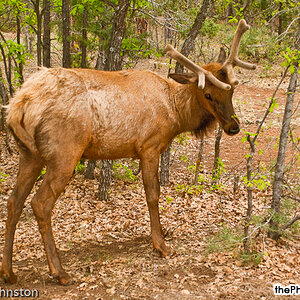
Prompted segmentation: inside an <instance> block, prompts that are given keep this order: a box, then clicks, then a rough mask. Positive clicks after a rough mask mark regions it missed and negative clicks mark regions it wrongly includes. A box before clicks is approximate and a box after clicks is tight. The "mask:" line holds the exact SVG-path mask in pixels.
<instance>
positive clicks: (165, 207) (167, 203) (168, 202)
mask: <svg viewBox="0 0 300 300" xmlns="http://www.w3.org/2000/svg"><path fill="white" fill-rule="evenodd" d="M164 200H165V202H166V206H161V209H162V210H166V209H167V206H168V205H171V204H172V202H173V201H174V199H173V198H172V197H166V198H165V199H164Z"/></svg>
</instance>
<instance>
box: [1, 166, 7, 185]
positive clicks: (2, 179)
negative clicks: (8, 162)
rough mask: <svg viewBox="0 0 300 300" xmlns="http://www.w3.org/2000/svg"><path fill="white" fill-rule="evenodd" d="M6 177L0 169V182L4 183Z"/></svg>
mask: <svg viewBox="0 0 300 300" xmlns="http://www.w3.org/2000/svg"><path fill="white" fill-rule="evenodd" d="M6 177H8V175H7V174H5V173H3V172H2V171H1V169H0V182H4V180H5V179H6Z"/></svg>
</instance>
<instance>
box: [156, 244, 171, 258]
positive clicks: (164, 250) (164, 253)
mask: <svg viewBox="0 0 300 300" xmlns="http://www.w3.org/2000/svg"><path fill="white" fill-rule="evenodd" d="M154 250H156V251H158V252H159V254H160V256H161V257H164V258H169V257H170V256H171V250H170V248H169V247H168V246H166V245H165V244H160V245H158V246H156V247H155V246H154Z"/></svg>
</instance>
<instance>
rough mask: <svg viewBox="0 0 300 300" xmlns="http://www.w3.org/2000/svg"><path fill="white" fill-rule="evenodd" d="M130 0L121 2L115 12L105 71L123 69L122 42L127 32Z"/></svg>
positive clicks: (121, 0)
mask: <svg viewBox="0 0 300 300" xmlns="http://www.w3.org/2000/svg"><path fill="white" fill-rule="evenodd" d="M129 5H130V0H120V1H119V5H118V7H117V9H116V11H115V15H114V20H113V26H112V32H111V37H110V42H109V47H108V50H107V52H106V61H105V65H104V70H105V71H118V70H121V69H122V56H121V50H122V41H123V38H124V34H125V31H126V16H127V12H128V9H129Z"/></svg>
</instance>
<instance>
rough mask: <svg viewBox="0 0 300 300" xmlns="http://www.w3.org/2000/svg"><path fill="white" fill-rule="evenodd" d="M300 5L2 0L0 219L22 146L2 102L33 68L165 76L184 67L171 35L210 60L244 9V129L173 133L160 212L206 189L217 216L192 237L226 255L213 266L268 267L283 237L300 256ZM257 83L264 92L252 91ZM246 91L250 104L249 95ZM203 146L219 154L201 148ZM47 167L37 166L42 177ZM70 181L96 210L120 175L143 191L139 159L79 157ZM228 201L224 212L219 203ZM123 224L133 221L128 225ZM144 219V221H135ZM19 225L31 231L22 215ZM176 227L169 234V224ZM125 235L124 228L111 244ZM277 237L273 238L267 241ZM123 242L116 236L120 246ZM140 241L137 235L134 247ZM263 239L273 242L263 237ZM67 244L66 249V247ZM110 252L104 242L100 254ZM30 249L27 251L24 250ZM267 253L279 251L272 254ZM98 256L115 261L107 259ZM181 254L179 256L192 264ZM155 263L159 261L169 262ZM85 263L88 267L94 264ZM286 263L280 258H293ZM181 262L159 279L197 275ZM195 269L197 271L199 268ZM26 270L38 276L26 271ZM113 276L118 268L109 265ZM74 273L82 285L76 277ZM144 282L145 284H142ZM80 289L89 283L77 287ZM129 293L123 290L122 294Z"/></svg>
mask: <svg viewBox="0 0 300 300" xmlns="http://www.w3.org/2000/svg"><path fill="white" fill-rule="evenodd" d="M299 7H300V6H299V3H298V1H288V0H276V1H268V0H255V1H249V0H243V1H237V0H236V1H234V0H222V1H213V0H203V1H197V0H194V1H188V0H182V1H160V0H157V1H128V0H119V1H110V0H104V1H95V0H84V1H81V0H74V1H69V0H67V1H60V0H55V1H52V0H44V1H40V0H36V1H34V0H31V1H18V0H2V1H1V3H0V53H1V55H0V97H1V99H0V101H1V104H2V106H1V116H0V130H1V144H0V146H1V147H0V153H1V164H0V184H1V188H0V193H1V195H3V197H2V196H1V199H0V202H1V206H3V212H1V219H3V224H4V220H5V208H4V207H5V201H4V200H5V199H7V195H9V193H10V190H11V189H12V187H13V182H14V180H13V178H14V176H15V174H16V172H17V149H16V146H15V144H14V141H13V139H12V138H11V136H10V134H9V132H8V129H7V127H6V122H5V105H7V104H8V103H9V99H10V97H12V96H13V94H14V93H15V91H16V90H17V89H18V88H19V87H20V85H21V84H22V83H23V82H24V80H25V79H26V78H27V77H28V76H29V75H30V74H32V73H33V72H35V71H36V70H37V69H38V67H41V66H44V67H59V66H61V67H66V68H95V69H98V70H109V71H114V70H121V69H127V68H137V69H151V70H153V71H154V72H157V73H159V74H160V75H162V76H164V77H166V76H167V74H168V73H169V72H171V71H173V70H174V69H175V70H176V72H182V71H183V69H182V68H181V67H180V66H179V65H175V62H173V61H171V60H170V59H168V58H166V57H165V53H164V48H165V46H166V45H167V44H169V43H170V44H172V45H173V46H174V47H176V48H177V49H178V50H179V51H181V53H183V54H184V55H185V56H188V57H189V58H190V59H192V60H193V61H194V62H196V63H198V64H205V63H209V62H211V61H214V60H216V59H217V57H218V53H219V49H220V47H223V48H225V50H226V51H227V53H228V52H229V49H230V45H231V41H232V38H233V35H234V31H235V28H236V24H237V22H238V20H240V19H242V18H244V19H245V20H246V21H247V23H248V24H250V25H251V30H250V31H249V32H247V33H246V34H245V36H244V37H243V40H242V43H241V47H240V56H241V57H244V58H246V59H247V60H248V61H251V62H253V63H256V64H257V65H258V68H257V71H255V75H253V74H250V73H247V71H241V70H240V71H239V73H238V76H240V77H241V78H242V84H241V88H240V90H238V92H237V96H236V101H237V103H238V104H236V105H237V106H238V107H239V110H240V111H243V112H244V115H243V117H242V129H243V130H242V133H241V134H240V136H239V137H238V138H237V139H235V140H233V141H231V140H230V142H228V144H225V145H224V144H222V143H223V139H222V142H221V138H222V134H221V129H220V128H217V129H216V132H215V135H214V134H211V136H212V135H213V137H203V138H201V140H200V141H198V140H196V139H195V138H194V137H192V136H191V135H190V134H188V133H187V134H183V135H180V136H179V137H177V138H176V139H175V140H174V142H173V144H172V146H171V147H170V149H169V151H168V152H167V153H166V154H165V155H162V159H161V184H162V185H163V186H164V187H163V191H162V193H163V195H162V200H161V201H162V205H161V209H162V213H163V214H165V215H166V218H170V223H168V226H169V227H170V228H171V227H176V228H178V226H179V225H178V224H177V225H176V219H177V221H178V216H177V217H175V215H173V214H174V213H175V212H174V211H175V208H177V209H178V207H180V205H182V206H184V207H189V208H190V209H191V208H193V205H194V206H195V209H200V207H201V205H202V204H200V202H199V201H200V199H208V198H209V199H210V197H211V199H210V200H209V201H212V202H213V203H215V205H216V207H217V209H221V211H222V218H221V220H220V219H218V218H215V219H214V220H215V224H214V225H215V226H216V228H214V230H212V234H211V235H209V236H208V237H206V238H204V237H203V236H199V239H200V240H205V243H204V244H205V246H203V247H205V249H206V251H207V253H210V254H208V255H211V253H214V254H213V256H212V257H214V259H216V258H217V264H218V260H221V261H222V262H223V263H220V262H219V265H225V264H226V263H225V261H226V262H227V260H226V259H227V258H228V253H230V254H229V257H230V255H231V256H233V257H234V258H235V260H237V261H238V263H237V264H235V266H236V267H239V266H247V267H249V266H250V268H252V267H254V268H255V267H257V266H258V265H263V266H264V264H268V263H270V256H271V254H270V253H271V250H270V249H274V251H275V252H276V251H279V252H280V249H279V248H280V246H278V245H281V244H280V243H283V244H284V245H290V244H289V243H291V245H290V246H289V247H290V248H291V249H293V250H294V252H295V253H294V255H295V257H296V258H295V259H296V260H295V261H294V263H296V265H297V261H299V246H298V247H297V246H296V245H297V241H299V224H298V223H299V222H298V221H299V219H300V213H299V202H300V183H299V173H300V172H299V169H300V153H299V148H300V145H299V144H300V137H299V134H300V131H299V108H298V107H299V103H300V102H299V101H300V99H299V93H297V89H298V90H299V80H298V76H299V75H298V73H299V62H300V54H299V53H300V52H299V50H300V46H299V45H300V17H299V14H300V8H299ZM258 91H261V93H260V94H259V95H258V97H257V93H258ZM246 95H247V96H249V99H251V100H252V101H251V102H250V101H249V103H246V99H245V98H246ZM256 98H257V99H256ZM258 100H259V101H258ZM244 106H253V108H254V109H253V110H252V111H247V110H243V107H244ZM224 139H226V138H224ZM224 143H225V142H224ZM232 149H240V151H237V156H238V157H236V156H235V157H232V158H230V154H228V151H229V152H230V151H232ZM226 151H227V152H226ZM205 153H214V155H210V157H208V155H207V156H206V157H205ZM228 157H229V158H228ZM266 157H268V158H266ZM227 158H228V160H227ZM228 161H229V162H228ZM44 172H46V170H44V171H43V173H44ZM42 176H43V174H41V178H42ZM72 180H73V181H72V183H71V184H70V186H69V188H68V189H67V192H65V195H64V196H63V197H65V198H68V199H69V198H71V197H74V193H75V192H74V189H75V190H76V191H77V192H78V188H77V187H78V186H80V188H79V190H80V191H79V192H78V193H83V195H86V194H88V195H89V194H91V197H92V198H93V199H94V200H91V199H90V198H89V197H87V200H86V201H87V202H89V204H87V206H88V207H89V209H90V208H91V207H90V206H92V207H94V206H95V207H97V208H100V210H101V209H104V206H105V207H106V206H107V205H108V206H109V205H113V206H117V207H118V205H117V204H116V203H118V199H119V198H118V197H119V196H120V194H118V193H120V191H118V192H114V189H116V186H120V184H121V186H122V184H124V185H125V186H126V189H127V193H128V194H129V195H130V196H131V197H132V196H133V195H134V194H135V193H136V195H135V196H134V197H133V198H136V197H138V196H140V197H143V192H141V190H140V187H139V186H141V178H140V174H139V165H138V162H136V161H132V160H120V161H114V162H111V161H102V162H95V161H89V162H84V161H81V162H80V163H79V164H78V166H77V167H76V170H75V174H74V178H73V179H72ZM120 182H121V183H120ZM85 185H87V187H86V189H85V188H84V186H85ZM95 186H97V188H95ZM74 187H75V188H74ZM72 188H73V190H72ZM71 191H72V192H71ZM77 192H76V193H77ZM81 195H82V194H81ZM126 195H127V194H126ZM126 195H125V198H126V197H127V196H126ZM123 196H124V195H123ZM76 197H77V196H76V195H75V198H76ZM65 198H63V199H62V201H65V200H64V199H65ZM96 198H97V199H98V200H96ZM121 198H122V197H121ZM121 198H120V201H121ZM123 198H124V197H123ZM191 199H192V200H191ZM224 199H227V200H228V199H230V200H232V199H235V200H234V201H236V200H237V199H239V200H240V201H241V202H242V203H243V204H242V207H241V208H240V209H237V208H236V207H239V204H238V203H231V204H228V203H226V204H224V203H223V200H224ZM103 200H105V202H103ZM99 201H102V202H99ZM225 202H226V201H225ZM91 203H92V204H91ZM99 203H101V204H99ZM180 203H181V204H180ZM126 205H127V206H124V208H125V209H128V206H129V207H130V209H134V206H131V205H133V204H131V203H130V202H129V203H127V204H126ZM209 207H210V208H211V207H212V206H209ZM209 207H206V208H205V209H204V210H207V209H208V208H209ZM106 210H107V207H106V208H105V211H106ZM227 210H228V215H227V213H226V212H225V213H224V211H227ZM229 212H230V213H231V214H232V215H230V214H229ZM119 213H120V211H119ZM92 215H93V214H92ZM229 215H230V216H229ZM2 216H3V217H2ZM193 216H194V215H193V214H192V215H190V217H189V218H191V219H193ZM225 216H227V218H225ZM233 216H234V217H233ZM143 217H144V215H143ZM198 217H199V216H198ZM232 218H233V219H232ZM116 219H119V216H118V217H117V218H116ZM179 219H180V218H179ZM171 220H172V222H171ZM216 220H218V221H216ZM113 222H115V221H113ZM123 222H124V220H123ZM195 222H196V221H195ZM130 224H131V223H130V222H129V223H128V224H127V225H128V226H130ZM27 225H28V224H27ZM127 225H126V226H125V228H127V227H128V226H127ZM194 225H195V224H194ZM198 225H199V224H198ZM115 226H117V225H115ZM136 226H139V225H136ZM140 226H141V228H143V225H142V224H140ZM181 226H183V225H182V223H181ZM21 228H23V229H24V232H26V230H27V229H28V228H27V227H26V222H25V224H24V225H21ZM122 228H124V227H122ZM195 228H197V224H196V226H195ZM236 229H238V230H236ZM101 230H102V231H103V228H102V229H101ZM173 230H174V228H173ZM193 230H195V229H193ZM193 230H192V231H193ZM142 231H143V230H142ZM22 232H23V231H22ZM133 232H135V230H133ZM180 232H181V233H180V234H179V235H180V238H181V239H182V242H183V241H184V239H185V238H184V237H183V233H184V232H185V233H186V234H187V236H189V231H185V229H184V228H182V229H181V231H180ZM135 233H136V232H135ZM142 236H143V235H142ZM171 236H172V237H173V238H174V237H176V230H175V231H174V232H172V234H171ZM196 236H197V234H196V235H195V233H194V237H193V235H190V239H193V238H194V239H195V238H196ZM177 238H178V237H177ZM121 240H122V238H119V240H118V242H120V241H121ZM125 240H126V239H125ZM273 241H276V243H275V244H272V243H273ZM126 242H128V241H127V240H126ZM126 242H125V246H123V247H125V248H126V247H127V246H126V245H127V244H126ZM141 243H142V242H141V241H138V242H136V244H137V245H139V246H141ZM268 243H271V244H270V245H271V246H269V247H268V246H267V244H268ZM278 243H279V244H278ZM134 244H135V243H133V245H134ZM17 247H18V246H17ZM77 247H80V246H78V245H77ZM128 247H129V246H128ZM197 247H198V248H199V247H200V246H199V245H198V246H197V245H193V247H191V249H193V250H194V251H196V252H197V251H200V250H199V249H197V250H196V249H195V248H197ZM273 247H274V248H273ZM278 247H279V248H278ZM293 247H294V248H293ZM64 248H65V249H69V247H68V246H65V247H64ZM129 248H130V247H129ZM179 249H180V247H179ZM106 250H107V249H106ZM106 250H103V251H104V252H103V253H105V255H106V252H107V251H106ZM202 250H203V249H202ZM224 250H225V253H226V254H224V255H225V257H226V259H224V257H223V256H221V258H220V257H219V256H218V255H219V254H215V253H223V251H224ZM66 251H69V250H66ZM177 252H178V251H177ZM20 253H22V252H20ZM179 253H180V251H179ZM232 253H233V254H232ZM26 255H28V254H26ZM26 255H25V254H23V259H25V257H26ZM74 256H75V254H74ZM274 256H275V257H279V256H280V255H279V253H278V252H276V254H275V255H274ZM101 259H102V261H106V260H108V261H109V260H110V259H106V258H105V259H104V258H103V257H102V258H101ZM177 263H178V262H177ZM180 263H181V264H182V266H184V264H185V263H187V262H186V261H180ZM180 263H179V265H180ZM159 264H160V267H163V265H164V264H163V263H159ZM174 264H175V263H174ZM70 265H71V262H70ZM87 265H89V268H90V264H89V263H87ZM286 265H287V268H290V267H291V266H290V267H289V265H288V264H286ZM102 267H103V266H102ZM201 268H202V269H201ZM201 268H200V270H202V273H204V274H206V276H207V278H208V279H207V278H206V277H205V278H206V279H207V280H208V281H209V282H210V283H213V282H215V281H214V280H215V279H216V278H217V277H216V273H215V272H217V271H216V270H215V269H212V268H211V266H207V265H205V268H204V266H202V267H201ZM291 268H292V267H291ZM183 270H185V268H184V267H182V269H180V271H174V270H173V269H172V268H171V271H170V272H169V273H168V275H165V277H167V278H168V276H170V275H169V274H172V276H173V275H174V276H175V275H176V276H175V277H174V278H175V279H176V280H177V279H178V278H181V277H182V278H181V279H183V278H185V277H186V276H187V277H188V278H189V279H190V277H192V276H189V275H187V272H186V271H183ZM88 273H89V274H90V273H91V272H88ZM92 273H93V272H92ZM194 273H195V274H197V271H195V272H194ZM199 273H201V272H199ZM223 273H224V276H226V275H231V274H232V273H231V271H230V270H229V269H227V270H226V269H225V271H224V272H223ZM156 275H157V274H156ZM294 275H295V274H294ZM28 276H29V278H30V276H33V277H34V275H32V274H31V275H30V274H29V275H28ZM35 276H37V275H36V274H35ZM78 276H79V275H78ZM115 276H116V277H115V278H117V275H116V274H115ZM157 276H158V275H157ZM159 276H160V275H159ZM297 276H299V274H298V273H297ZM87 277H88V276H87ZM78 278H80V279H78V282H79V283H78V284H79V285H80V284H82V281H80V280H82V278H81V277H78ZM174 278H173V277H172V280H173V279H174ZM206 279H205V280H206ZM210 279H211V280H210ZM213 279H214V280H213ZM298 279H299V277H298ZM147 280H150V279H147ZM172 280H171V281H172ZM299 280H300V279H299ZM299 280H298V283H299ZM111 281H112V282H114V281H113V280H111V279H109V280H108V282H109V283H108V282H106V283H104V284H102V286H101V293H104V294H105V295H115V294H117V295H119V296H120V295H121V289H118V288H117V287H116V285H115V284H112V283H111ZM150 281H151V280H150ZM185 281H188V280H185ZM185 281H183V283H181V287H179V286H177V289H181V291H183V292H182V295H184V296H186V297H190V296H191V295H196V294H197V291H198V290H197V289H194V290H193V285H189V286H188V287H186V286H185ZM129 282H130V281H129ZM198 283H199V282H198ZM296 283H297V282H296ZM124 284H125V283H124ZM125 285H126V284H125ZM140 285H141V287H140V289H142V287H143V282H140ZM175 285H176V284H175ZM86 287H90V285H87V286H85V285H84V286H83V288H86ZM79 290H80V289H79ZM83 290H84V289H83ZM153 290H154V292H153V291H152V292H150V291H149V295H151V296H153V295H154V294H155V293H157V291H156V290H155V288H153ZM159 290H161V289H160V288H159ZM77 291H78V290H77ZM169 292H170V291H169ZM223 292H224V291H223ZM58 293H61V291H58ZM126 293H127V292H124V295H125V296H126ZM130 293H133V294H134V293H138V295H140V294H139V293H141V292H139V290H138V288H137V289H135V290H132V291H131V290H130V289H129V290H128V295H131V294H130ZM170 293H171V292H170ZM46 294H47V293H46ZM104 294H103V295H104ZM175 294H176V293H175ZM128 295H127V296H128ZM226 295H227V294H226ZM228 295H229V294H228ZM228 295H227V296H228ZM230 295H231V294H230ZM128 297H129V296H128Z"/></svg>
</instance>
